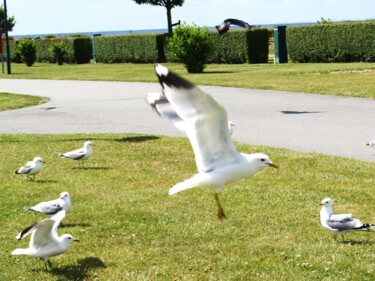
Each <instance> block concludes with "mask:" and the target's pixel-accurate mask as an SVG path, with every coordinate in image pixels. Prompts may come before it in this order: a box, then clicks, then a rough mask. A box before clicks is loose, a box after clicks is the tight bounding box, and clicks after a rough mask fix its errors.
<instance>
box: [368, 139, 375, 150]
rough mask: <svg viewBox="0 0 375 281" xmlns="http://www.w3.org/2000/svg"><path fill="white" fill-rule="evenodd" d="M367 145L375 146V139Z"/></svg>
mask: <svg viewBox="0 0 375 281" xmlns="http://www.w3.org/2000/svg"><path fill="white" fill-rule="evenodd" d="M366 146H370V147H374V148H375V139H372V140H370V141H369V142H368V143H367V144H366Z"/></svg>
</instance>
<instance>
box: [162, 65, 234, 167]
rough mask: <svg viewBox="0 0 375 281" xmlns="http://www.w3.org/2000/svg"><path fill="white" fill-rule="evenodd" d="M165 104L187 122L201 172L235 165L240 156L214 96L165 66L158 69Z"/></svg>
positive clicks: (223, 113)
mask: <svg viewBox="0 0 375 281" xmlns="http://www.w3.org/2000/svg"><path fill="white" fill-rule="evenodd" d="M155 70H156V75H157V76H158V78H159V82H160V84H161V86H162V89H163V93H164V96H165V101H164V102H168V103H169V105H168V106H170V107H171V108H173V110H174V111H175V112H176V114H177V115H178V116H179V118H181V119H182V120H183V122H184V129H185V132H186V134H187V136H188V138H189V140H190V143H191V145H192V148H193V151H194V155H195V161H196V165H197V168H198V170H199V171H207V170H212V169H214V168H215V167H216V166H219V165H223V164H228V163H232V162H234V161H235V160H236V159H237V157H238V155H239V153H238V151H237V149H236V147H235V146H234V144H233V142H232V140H231V138H230V135H229V130H228V118H227V113H226V110H225V108H224V107H223V106H222V105H221V104H220V103H219V102H217V101H216V100H215V99H214V98H213V97H212V96H210V95H208V94H206V93H204V92H202V91H201V90H200V89H198V88H197V87H196V86H194V85H193V84H192V83H190V82H189V81H187V80H185V79H183V78H181V77H179V76H177V75H176V74H174V73H173V72H171V71H169V70H168V69H167V68H165V67H164V66H162V65H157V66H156V67H155Z"/></svg>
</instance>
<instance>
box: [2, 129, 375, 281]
mask: <svg viewBox="0 0 375 281" xmlns="http://www.w3.org/2000/svg"><path fill="white" fill-rule="evenodd" d="M86 140H92V141H93V143H94V145H95V146H94V154H93V157H92V158H91V159H89V160H88V161H87V163H86V164H85V168H84V169H82V168H78V166H77V163H75V162H73V161H69V160H67V159H60V158H58V157H57V154H58V153H59V152H62V151H66V150H70V149H72V148H76V147H81V146H82V144H83V143H84V142H85V141H86ZM0 143H1V145H0V155H2V156H1V160H0V173H1V177H0V181H1V184H0V194H1V196H0V208H1V211H0V219H1V222H2V227H1V230H0V238H1V240H2V243H1V245H0V279H1V280H14V279H17V280H297V279H299V280H318V279H319V280H321V279H322V280H343V279H346V280H354V279H355V280H373V279H374V276H375V271H374V266H373V265H374V263H375V236H374V235H375V233H353V234H348V236H347V240H346V242H342V241H341V240H340V239H338V241H334V239H333V237H332V234H331V233H329V232H328V231H326V230H324V229H322V227H321V225H320V222H319V210H320V206H319V204H320V202H321V200H322V199H323V198H324V197H331V198H333V199H334V200H335V205H334V210H335V211H336V212H338V213H353V215H354V216H355V217H358V218H360V219H361V220H363V221H364V222H372V223H374V222H375V208H374V206H375V197H374V196H373V192H374V191H373V190H374V186H375V179H374V170H375V164H374V163H366V162H362V161H356V160H351V159H346V158H340V157H333V156H326V155H320V154H315V153H299V152H293V151H290V150H286V149H276V148H271V147H265V146H252V145H244V144H238V143H237V144H236V145H237V147H238V149H239V150H240V151H243V152H246V153H252V152H264V153H266V154H268V155H269V156H270V158H271V159H272V160H273V161H274V162H276V163H278V164H280V169H279V170H276V169H266V170H264V171H263V172H262V173H260V174H258V175H257V176H255V177H251V178H248V179H245V180H240V181H237V182H234V183H231V184H228V185H227V186H226V187H225V189H224V190H223V192H222V197H221V199H222V204H223V205H224V207H225V210H226V212H227V216H228V219H227V220H225V221H223V222H221V221H219V220H218V219H217V216H216V206H215V202H214V198H213V195H214V193H213V190H208V189H204V188H202V189H191V190H188V191H185V192H181V193H180V194H177V195H176V196H173V197H171V196H168V195H167V191H168V189H169V188H170V187H171V186H172V185H174V184H175V183H177V182H179V181H182V180H184V179H186V178H188V177H190V176H192V175H193V174H194V173H195V172H196V167H195V163H194V159H193V158H194V157H193V153H192V151H191V147H190V144H189V142H188V140H187V139H185V138H171V137H163V136H154V135H139V134H73V135H28V134H25V135H10V134H7V135H0ZM369 153H371V152H369ZM5 156H6V157H5ZM34 156H41V157H42V158H43V159H44V160H45V161H46V163H45V164H44V169H43V171H42V172H41V173H40V174H39V175H38V176H37V181H35V182H31V181H29V180H26V179H25V178H24V177H21V176H20V177H18V176H16V175H13V174H12V171H13V170H15V169H16V168H18V167H19V166H20V165H21V164H23V163H25V162H26V161H28V160H30V159H32V158H33V157H34ZM62 191H68V192H69V193H70V195H71V198H72V204H73V209H72V211H71V213H69V214H68V215H67V217H66V218H65V219H64V221H63V224H64V225H63V226H62V227H60V228H59V231H58V232H59V235H61V234H64V233H70V234H72V235H74V236H75V237H77V238H78V239H80V240H81V243H77V244H74V245H72V247H71V248H70V250H69V251H68V252H67V253H65V254H64V255H61V256H57V257H53V258H51V261H52V265H53V267H52V269H51V270H50V271H49V272H45V271H44V269H43V263H42V262H41V261H40V260H38V259H36V258H32V257H26V256H20V257H14V256H11V255H10V252H11V251H12V250H13V249H15V248H19V247H25V246H27V245H28V239H29V238H26V239H25V240H22V241H20V242H17V241H16V240H15V236H16V235H17V233H18V232H19V231H21V230H22V229H23V228H24V227H26V226H28V225H29V224H31V223H33V222H35V221H37V220H40V219H42V218H44V217H43V216H42V215H40V214H35V213H29V212H26V211H24V210H23V208H24V207H25V206H28V205H31V204H36V203H38V202H40V201H46V200H51V199H55V198H57V196H58V195H59V194H60V192H62Z"/></svg>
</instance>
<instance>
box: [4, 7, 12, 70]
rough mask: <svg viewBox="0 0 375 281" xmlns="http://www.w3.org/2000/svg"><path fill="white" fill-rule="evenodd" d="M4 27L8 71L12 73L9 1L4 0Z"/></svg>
mask: <svg viewBox="0 0 375 281" xmlns="http://www.w3.org/2000/svg"><path fill="white" fill-rule="evenodd" d="M4 29H5V47H6V53H7V71H8V74H11V73H12V71H11V69H10V49H9V37H8V15H7V1H6V0H4Z"/></svg>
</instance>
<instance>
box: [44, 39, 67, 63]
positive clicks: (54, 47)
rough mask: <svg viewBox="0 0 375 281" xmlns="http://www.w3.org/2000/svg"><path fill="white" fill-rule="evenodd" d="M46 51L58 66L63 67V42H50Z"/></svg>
mask: <svg viewBox="0 0 375 281" xmlns="http://www.w3.org/2000/svg"><path fill="white" fill-rule="evenodd" d="M48 50H49V51H50V52H51V53H52V55H53V56H54V58H55V60H56V62H57V64H58V65H63V63H64V56H65V54H66V44H65V42H64V41H59V42H52V44H51V45H50V46H49V48H48Z"/></svg>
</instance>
